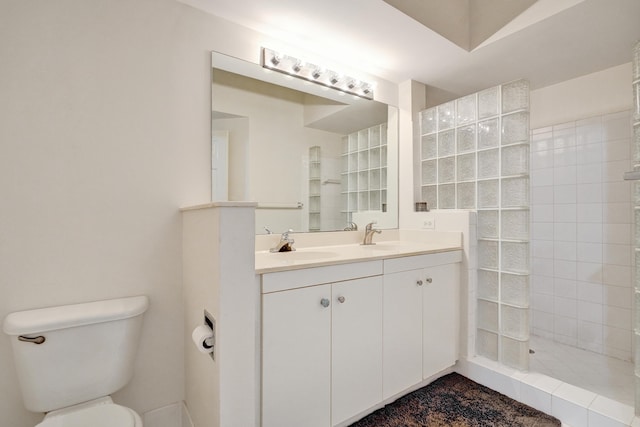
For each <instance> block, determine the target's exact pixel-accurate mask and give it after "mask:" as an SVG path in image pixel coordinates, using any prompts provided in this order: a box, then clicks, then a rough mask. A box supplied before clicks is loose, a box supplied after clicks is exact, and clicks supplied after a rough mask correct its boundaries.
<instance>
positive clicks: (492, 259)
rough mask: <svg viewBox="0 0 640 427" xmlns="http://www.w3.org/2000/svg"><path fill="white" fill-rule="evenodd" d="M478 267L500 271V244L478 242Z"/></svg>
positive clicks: (486, 241)
mask: <svg viewBox="0 0 640 427" xmlns="http://www.w3.org/2000/svg"><path fill="white" fill-rule="evenodd" d="M478 267H479V268H488V269H490V270H497V269H498V242H494V241H492V240H478Z"/></svg>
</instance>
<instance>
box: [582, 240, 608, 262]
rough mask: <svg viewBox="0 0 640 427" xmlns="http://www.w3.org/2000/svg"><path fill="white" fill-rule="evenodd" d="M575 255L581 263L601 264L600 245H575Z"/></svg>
mask: <svg viewBox="0 0 640 427" xmlns="http://www.w3.org/2000/svg"><path fill="white" fill-rule="evenodd" d="M577 253H578V260H579V261H581V262H590V263H601V262H602V245H601V244H600V243H585V242H580V243H577Z"/></svg>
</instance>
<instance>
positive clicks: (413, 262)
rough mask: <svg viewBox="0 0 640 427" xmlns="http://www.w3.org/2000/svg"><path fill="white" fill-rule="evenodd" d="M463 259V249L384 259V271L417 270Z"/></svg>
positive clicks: (386, 272) (387, 272)
mask: <svg viewBox="0 0 640 427" xmlns="http://www.w3.org/2000/svg"><path fill="white" fill-rule="evenodd" d="M461 261H462V251H450V252H440V253H437V254H426V255H416V256H408V257H404V258H392V259H385V260H384V272H385V274H389V273H398V272H400V271H408V270H417V269H419V268H425V267H434V266H436V265H444V264H453V263H456V262H461Z"/></svg>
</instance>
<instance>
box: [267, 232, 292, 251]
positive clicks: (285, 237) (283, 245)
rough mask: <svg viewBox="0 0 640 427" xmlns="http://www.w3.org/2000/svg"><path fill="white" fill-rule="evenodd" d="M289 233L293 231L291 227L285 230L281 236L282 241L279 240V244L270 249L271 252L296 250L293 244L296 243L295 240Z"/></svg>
mask: <svg viewBox="0 0 640 427" xmlns="http://www.w3.org/2000/svg"><path fill="white" fill-rule="evenodd" d="M289 233H293V230H292V229H289V230H287V231H285V232H284V233H282V235H281V236H280V241H279V242H278V244H277V245H276V246H275V247H273V248H271V249H269V252H291V251H295V250H296V248H294V247H293V244H294V243H295V240H293V239H292V238H290V237H289Z"/></svg>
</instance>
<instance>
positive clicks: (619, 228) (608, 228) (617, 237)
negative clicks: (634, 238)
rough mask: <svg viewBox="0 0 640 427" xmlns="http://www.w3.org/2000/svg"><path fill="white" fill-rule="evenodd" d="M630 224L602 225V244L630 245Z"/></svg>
mask: <svg viewBox="0 0 640 427" xmlns="http://www.w3.org/2000/svg"><path fill="white" fill-rule="evenodd" d="M631 231H632V228H631V224H604V225H603V241H604V243H616V244H623V245H630V244H631Z"/></svg>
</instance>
